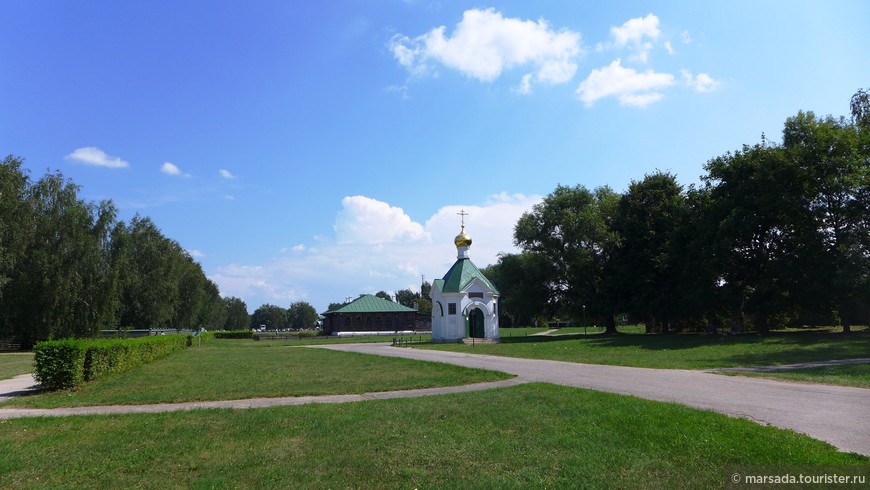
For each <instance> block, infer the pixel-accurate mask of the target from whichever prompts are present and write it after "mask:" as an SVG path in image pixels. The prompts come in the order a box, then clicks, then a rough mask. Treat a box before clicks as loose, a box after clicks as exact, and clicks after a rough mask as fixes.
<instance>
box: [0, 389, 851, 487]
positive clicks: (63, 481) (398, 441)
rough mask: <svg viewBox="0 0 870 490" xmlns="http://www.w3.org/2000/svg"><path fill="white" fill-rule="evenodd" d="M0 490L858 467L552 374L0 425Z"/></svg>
mask: <svg viewBox="0 0 870 490" xmlns="http://www.w3.org/2000/svg"><path fill="white" fill-rule="evenodd" d="M0 447H3V448H4V449H3V451H4V454H3V458H0V487H2V488H8V489H17V488H32V487H55V488H58V487H82V488H309V487H317V488H530V487H533V488H534V487H555V488H719V487H723V486H724V485H725V483H726V477H727V475H725V473H724V468H726V467H729V466H751V465H768V466H771V465H835V466H843V467H844V468H845V467H846V466H850V467H853V468H854V467H856V466H854V465H867V464H868V459H867V458H866V457H863V456H859V455H855V454H846V453H840V452H837V451H836V450H835V449H834V448H833V447H831V446H830V445H828V444H826V443H823V442H820V441H817V440H814V439H811V438H809V437H806V436H803V435H800V434H797V433H795V432H791V431H787V430H782V429H777V428H774V427H768V426H761V425H758V424H756V423H753V422H751V421H748V420H743V419H736V418H731V417H727V416H724V415H719V414H716V413H713V412H707V411H701V410H695V409H691V408H687V407H683V406H679V405H675V404H669V403H661V402H652V401H646V400H641V399H637V398H634V397H630V396H623V395H613V394H608V393H600V392H594V391H588V390H582V389H577V388H568V387H560V386H555V385H549V384H541V383H534V384H525V385H520V386H516V387H512V388H504V389H495V390H489V391H484V392H471V393H460V394H450V395H443V396H434V397H424V398H413V399H394V400H377V401H366V402H362V403H347V404H341V405H305V406H298V407H278V408H268V409H256V410H242V411H233V410H200V411H195V412H179V413H171V414H137V415H113V416H82V417H72V418H68V417H61V418H26V419H15V420H5V421H0Z"/></svg>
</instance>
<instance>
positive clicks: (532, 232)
mask: <svg viewBox="0 0 870 490" xmlns="http://www.w3.org/2000/svg"><path fill="white" fill-rule="evenodd" d="M868 100H870V99H868V93H867V92H866V91H865V90H861V91H859V92H858V93H856V94H855V96H854V97H853V98H852V101H851V113H852V118H851V120H847V119H845V118H842V117H841V118H834V117H831V116H827V117H817V116H816V115H815V114H813V113H812V112H799V113H798V114H797V115H796V116H794V117H791V118H788V120H787V121H786V122H785V125H784V128H783V135H782V143H781V144H779V143H775V142H771V141H770V140H768V139H767V138H765V137H764V136H762V140H761V142H760V143H758V144H755V145H744V146H743V147H742V148H741V149H740V150H737V151H735V152H733V153H732V152H729V153H726V154H725V155H722V156H719V157H716V158H713V159H711V160H710V161H708V162H707V164H706V165H705V167H704V169H705V171H706V174H705V175H703V176H702V181H703V186H701V187H697V188H696V187H694V186H692V187H690V188H688V189H684V188H683V187H682V186H680V185H679V184H678V183H677V180H676V177H675V176H674V175H671V174H669V173H664V172H655V173H653V174H650V175H647V176H645V177H644V179H643V180H641V181H633V182H632V183H631V185H630V186H629V188H628V189H627V191H626V192H625V193H624V194H622V195H619V194H616V193H614V192H613V191H611V190H610V189H609V188H606V187H604V188H599V189H596V190H595V191H594V192H593V191H589V190H588V189H586V188H585V187H583V186H581V185H577V186H575V187H567V186H562V185H560V186H557V187H556V189H555V190H554V191H553V192H552V193H551V194H549V195H548V196H546V197H545V198H544V200H543V202H541V203H540V204H538V205H536V206H535V207H534V208H533V209H532V211H531V212H528V213H525V214H524V215H523V216H522V217H521V218H520V219H519V221H518V222H517V224H516V227H515V229H514V241H515V243H516V244H517V245H518V246H519V247H520V248H521V249H522V253H521V254H519V255H503V256H502V257H500V259H499V262H498V263H497V264H494V265H492V266H490V267H489V268H487V269H486V274H487V275H488V276H489V277H490V278H491V279H492V280H493V281H494V282H495V283H496V284H497V285H498V287H499V289H500V290H501V292H502V297H501V299H500V302H501V305H502V312H503V313H504V314H506V315H509V316H511V317H512V319H513V320H515V321H518V322H520V323H527V322H532V321H533V318H534V315H536V314H538V315H541V314H543V315H546V316H551V317H552V316H560V317H562V318H565V317H566V316H567V317H569V318H573V319H575V320H577V319H579V317H580V314H581V311H582V310H581V309H582V308H583V306H586V307H587V309H588V312H589V314H590V315H591V316H593V317H594V318H598V319H600V320H602V321H604V323H605V325H606V326H608V327H611V326H612V325H613V323H614V322H613V317H614V315H615V314H618V315H620V316H621V317H628V318H631V319H633V320H635V321H641V322H643V323H645V324H646V325H647V328H648V329H649V330H660V331H663V332H667V331H669V330H670V329H671V328H672V327H673V328H690V329H691V328H705V327H706V326H708V325H713V326H721V327H725V326H730V327H732V328H735V329H742V328H746V329H754V330H758V331H762V332H766V331H768V330H769V329H770V328H773V327H776V326H781V325H785V324H820V323H830V322H837V321H839V322H840V323H841V324H842V325H843V327H844V331H848V330H849V326H850V325H851V324H853V323H856V322H861V323H870V131H868V128H870V125H868V115H870V103H868ZM609 331H611V332H613V331H614V329H613V328H610V329H609Z"/></svg>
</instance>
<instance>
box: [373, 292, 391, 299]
mask: <svg viewBox="0 0 870 490" xmlns="http://www.w3.org/2000/svg"><path fill="white" fill-rule="evenodd" d="M375 296H377V297H378V298H381V299H385V300H387V301H393V298H392V297H390V293H388V292H386V291H378V292H377V293H375Z"/></svg>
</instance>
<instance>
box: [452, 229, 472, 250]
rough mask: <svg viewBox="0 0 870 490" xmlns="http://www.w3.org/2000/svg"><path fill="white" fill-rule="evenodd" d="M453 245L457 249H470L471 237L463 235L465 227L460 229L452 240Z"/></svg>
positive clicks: (466, 234)
mask: <svg viewBox="0 0 870 490" xmlns="http://www.w3.org/2000/svg"><path fill="white" fill-rule="evenodd" d="M453 243H454V245H456V246H457V247H470V246H471V237H470V236H468V233H465V227H464V226H463V227H462V231H460V232H459V234H458V235H456V238H454V239H453Z"/></svg>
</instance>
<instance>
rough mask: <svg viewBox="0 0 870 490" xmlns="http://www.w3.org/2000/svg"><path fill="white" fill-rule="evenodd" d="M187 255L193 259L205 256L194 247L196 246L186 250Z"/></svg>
mask: <svg viewBox="0 0 870 490" xmlns="http://www.w3.org/2000/svg"><path fill="white" fill-rule="evenodd" d="M187 255H190V256H191V257H193V258H194V259H198V258H201V257H205V254H204V253H202V252H201V251H200V250H199V249H196V248H192V249H190V250H188V251H187Z"/></svg>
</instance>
